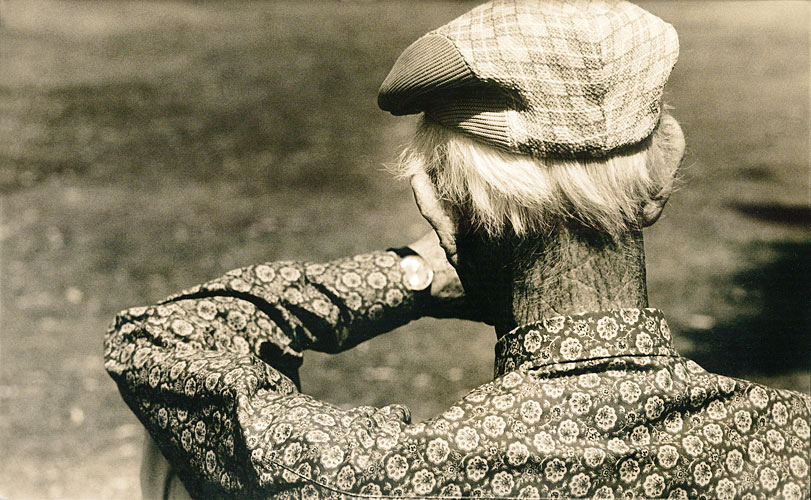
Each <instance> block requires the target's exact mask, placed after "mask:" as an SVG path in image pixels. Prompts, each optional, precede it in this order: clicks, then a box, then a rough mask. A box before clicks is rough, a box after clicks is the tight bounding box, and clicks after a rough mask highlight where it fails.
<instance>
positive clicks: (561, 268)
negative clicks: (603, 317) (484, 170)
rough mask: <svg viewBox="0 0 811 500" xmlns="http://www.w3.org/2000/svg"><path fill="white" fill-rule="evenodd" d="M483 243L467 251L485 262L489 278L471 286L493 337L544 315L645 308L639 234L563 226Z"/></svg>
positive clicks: (642, 260)
mask: <svg viewBox="0 0 811 500" xmlns="http://www.w3.org/2000/svg"><path fill="white" fill-rule="evenodd" d="M486 245H487V244H486V243H485V244H483V245H482V248H480V249H478V250H475V249H468V251H469V252H471V253H479V252H482V255H480V256H478V257H477V259H476V260H477V261H479V262H480V263H482V262H484V261H486V260H487V259H488V258H489V263H488V265H489V267H490V269H489V271H488V272H489V273H490V277H491V278H490V279H479V280H477V284H476V286H477V287H478V288H479V291H480V292H481V297H482V298H484V299H483V300H486V303H487V306H488V308H489V310H490V313H491V317H492V320H493V323H494V324H495V327H496V334H497V336H498V337H501V336H502V335H504V334H505V333H507V332H509V331H510V330H512V329H514V328H515V327H517V326H521V325H525V324H528V323H532V322H535V321H538V320H541V319H542V318H544V317H552V316H561V315H573V314H578V313H582V312H588V311H599V310H605V309H615V308H626V307H628V308H644V307H647V305H648V299H647V288H646V285H645V254H644V248H643V243H642V233H641V231H632V232H628V233H625V234H622V235H620V236H618V237H616V238H611V237H609V236H607V235H602V234H597V233H594V232H586V231H579V230H573V229H566V228H564V229H560V230H558V231H556V232H554V233H553V234H551V235H547V236H543V237H540V238H538V239H534V240H526V239H522V240H513V241H509V242H501V243H499V245H498V247H499V249H498V250H496V251H493V250H492V249H490V250H488V248H487V247H486ZM475 246H476V245H474V248H475ZM460 258H461V255H460ZM496 277H497V278H496ZM494 278H495V279H494ZM480 300H482V299H480Z"/></svg>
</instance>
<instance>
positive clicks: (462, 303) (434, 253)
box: [408, 231, 481, 321]
mask: <svg viewBox="0 0 811 500" xmlns="http://www.w3.org/2000/svg"><path fill="white" fill-rule="evenodd" d="M408 247H409V248H411V249H412V250H414V251H415V252H417V254H419V256H420V257H422V258H423V259H424V260H425V262H426V263H427V264H428V266H430V267H431V269H432V270H433V271H434V279H433V281H432V282H431V298H432V299H433V301H432V302H433V303H432V305H431V310H430V311H428V315H429V316H433V317H436V318H459V319H469V320H473V321H481V318H479V317H477V315H476V314H475V312H474V309H473V308H472V307H470V305H469V304H468V301H467V300H466V299H465V290H464V289H463V288H462V283H461V281H459V276H458V275H457V274H456V269H454V268H453V266H452V265H451V264H450V262H448V259H447V258H446V257H445V250H444V249H443V248H442V246H441V245H440V243H439V237H438V236H437V234H436V232H434V231H431V232H429V233H427V234H426V235H424V236H423V237H422V238H420V239H418V240H417V241H415V242H414V243H411V244H410V245H408Z"/></svg>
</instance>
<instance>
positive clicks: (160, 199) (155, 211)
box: [0, 0, 811, 500]
mask: <svg viewBox="0 0 811 500" xmlns="http://www.w3.org/2000/svg"><path fill="white" fill-rule="evenodd" d="M470 5H471V4H468V3H463V2H456V3H445V4H442V3H429V2H419V3H413V2H405V1H402V2H371V3H370V2H341V3H338V2H332V1H329V2H328V1H323V2H306V3H304V2H301V3H284V2H273V3H259V2H241V1H222V2H214V1H204V2H177V1H169V0H167V1H159V2H130V1H115V2H113V1H103V0H97V1H61V2H47V1H42V0H7V1H6V2H5V3H0V24H1V25H2V26H0V63H1V65H0V196H2V201H1V202H0V242H1V244H2V247H1V248H0V249H1V250H2V251H1V252H0V259H1V260H0V283H2V303H1V307H2V308H1V309H0V313H2V316H0V320H1V321H2V323H1V325H0V326H1V327H2V337H0V342H1V343H0V447H1V448H2V453H0V455H2V458H0V497H3V498H8V499H14V500H17V499H40V498H43V499H47V498H50V499H71V498H76V499H104V500H117V499H134V498H138V493H137V492H138V489H137V467H138V459H139V449H140V430H139V426H138V423H137V421H136V420H135V418H134V417H133V416H132V415H131V414H130V412H129V410H128V409H127V408H126V407H125V405H124V404H123V403H122V402H121V400H120V398H119V396H118V393H117V390H116V387H115V386H114V384H113V382H112V381H111V380H110V379H109V377H108V376H107V375H106V373H105V372H104V370H103V367H102V359H101V355H102V337H103V334H104V331H105V329H106V327H107V325H108V323H109V322H110V320H111V319H112V317H113V315H114V314H115V312H117V311H118V310H120V309H123V308H125V307H128V306H133V305H143V304H150V303H154V302H156V301H157V300H159V299H161V298H163V297H164V296H166V295H168V294H170V293H172V292H175V291H178V290H180V289H182V288H184V287H187V286H190V285H193V284H195V283H198V282H200V281H203V280H206V279H209V278H212V277H215V276H218V275H219V274H221V273H222V272H224V271H226V270H228V269H231V268H234V267H238V266H242V265H246V264H250V263H255V262H259V261H264V260H274V259H281V258H297V259H307V260H315V261H319V260H326V259H331V258H335V257H339V256H343V255H347V254H352V253H354V252H361V251H364V250H369V249H377V248H385V247H388V246H396V245H403V244H406V243H408V242H409V241H411V240H413V239H415V238H416V237H418V236H420V235H421V234H422V233H423V232H424V231H426V230H427V229H428V226H427V225H426V224H425V223H424V222H423V221H422V220H421V219H420V217H419V214H418V213H417V211H416V210H415V209H414V208H413V202H412V200H411V195H410V192H409V189H408V186H407V184H406V183H403V182H396V181H393V180H392V179H391V178H390V176H389V174H388V173H387V172H386V171H385V169H384V168H383V166H384V165H385V163H386V162H391V161H392V160H393V159H394V158H395V156H396V153H397V151H398V147H399V146H400V145H401V144H402V143H403V142H404V141H405V140H406V138H407V137H408V134H409V131H410V130H411V128H412V127H413V123H414V121H413V119H408V118H395V117H392V116H389V115H388V114H386V113H383V112H381V111H379V110H378V109H377V107H376V104H375V95H376V91H377V87H378V85H379V84H380V82H381V81H382V80H383V78H384V77H385V75H386V73H387V71H388V69H389V68H390V66H391V64H392V63H393V62H394V60H395V58H396V56H397V55H398V54H399V52H400V51H401V50H402V49H403V48H404V47H405V46H406V45H407V44H408V43H410V42H411V41H412V40H414V39H415V38H416V37H417V36H419V35H420V34H422V33H423V32H425V31H427V30H429V29H431V28H433V27H436V26H438V25H440V24H442V23H444V22H446V21H448V20H450V19H451V18H453V17H454V16H456V15H458V14H461V13H462V12H463V11H465V10H467V9H468V8H469V7H470ZM644 6H645V7H647V8H648V9H649V10H651V11H653V12H654V13H656V14H658V15H660V16H661V17H663V18H664V19H666V20H667V21H669V22H671V23H673V24H674V25H675V27H676V29H677V30H678V32H679V34H680V38H681V56H680V60H679V63H678V65H677V67H676V69H675V71H674V73H673V76H672V78H671V82H670V84H669V86H668V90H667V93H666V97H667V101H668V103H669V104H670V105H671V106H672V107H673V111H672V112H673V114H674V115H675V116H676V117H677V118H678V119H679V120H680V121H681V123H682V125H683V128H684V130H685V132H686V134H687V140H688V144H689V150H688V155H687V159H686V161H685V169H684V179H683V181H684V182H683V184H682V187H681V189H680V190H679V192H677V193H676V194H675V195H674V197H673V199H672V201H671V203H670V205H669V206H668V207H667V208H666V210H665V216H664V218H663V219H662V220H661V221H660V222H659V223H657V224H656V226H654V227H653V228H651V229H650V230H649V231H648V232H647V234H646V246H647V251H648V256H649V257H648V278H649V289H650V297H651V304H652V305H655V306H657V307H660V308H662V309H664V310H665V312H666V314H667V315H668V316H669V318H670V322H671V325H672V327H673V329H674V331H675V333H676V336H677V346H678V347H679V348H680V349H681V350H682V352H683V353H684V354H686V355H688V356H690V357H693V358H694V359H696V360H697V361H698V362H699V363H700V364H702V365H703V366H705V367H706V368H708V369H710V370H713V371H717V372H721V373H725V374H729V375H733V376H737V377H743V378H749V379H754V380H757V381H761V382H764V383H768V384H771V385H774V386H778V387H784V388H791V389H795V390H800V391H803V392H806V393H809V392H811V362H809V359H811V346H809V336H808V332H809V313H808V306H809V303H810V301H809V298H810V297H809V296H810V295H811V293H810V292H809V286H810V285H809V283H811V279H809V278H810V276H809V262H811V259H809V248H811V238H810V237H809V232H808V228H809V221H811V210H810V209H809V200H811V198H810V195H811V191H809V172H811V170H809V164H808V158H809V157H808V154H809V144H808V133H809V99H808V96H809V60H811V59H809V52H808V47H809V33H808V32H809V29H808V27H809V26H811V15H810V14H809V11H811V8H810V7H809V4H806V3H800V2H797V3H779V2H766V3H743V2H720V3H710V2H683V3H682V2H654V3H646V4H644ZM439 326H440V323H439V322H438V321H436V320H422V321H419V322H416V323H413V324H411V325H408V326H406V327H404V328H401V329H400V330H398V331H397V332H394V333H392V334H390V335H388V336H384V337H381V338H378V339H375V340H374V341H372V342H369V343H368V344H366V345H363V346H361V347H359V348H357V349H355V350H354V351H351V352H348V353H345V354H342V355H339V356H327V355H319V354H313V355H308V357H307V359H306V361H305V367H304V373H303V384H304V389H305V391H308V392H310V393H312V394H314V395H316V396H318V397H321V398H325V399H327V400H329V401H332V402H334V403H337V404H340V405H355V404H375V405H382V404H387V403H391V402H395V401H396V402H404V403H406V404H408V405H410V406H411V407H412V409H413V413H414V414H415V418H416V419H424V418H427V417H429V416H431V415H432V414H434V413H435V412H437V411H439V410H440V409H441V408H443V407H444V406H446V405H447V404H449V403H450V402H452V401H453V400H454V399H456V398H458V397H459V396H460V395H462V394H464V393H465V392H466V391H467V390H469V389H470V388H472V387H474V386H476V385H477V384H479V383H481V382H484V381H486V380H487V379H488V378H489V377H490V376H491V373H492V341H493V335H492V333H491V332H490V331H489V329H488V328H486V327H482V326H479V325H475V324H473V323H467V322H461V321H456V322H449V323H446V324H442V333H441V334H439V333H437V332H438V331H439V328H438V327H439Z"/></svg>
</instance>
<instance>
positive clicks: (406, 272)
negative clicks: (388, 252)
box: [400, 255, 434, 291]
mask: <svg viewBox="0 0 811 500" xmlns="http://www.w3.org/2000/svg"><path fill="white" fill-rule="evenodd" d="M400 267H401V268H402V269H403V282H404V283H405V286H406V287H407V288H408V289H409V290H415V291H419V290H425V289H426V288H428V287H429V286H431V281H432V280H433V279H434V271H433V269H431V268H430V267H428V264H427V263H426V262H425V260H424V259H423V258H422V257H419V256H417V255H409V256H407V257H405V258H404V259H403V260H401V261H400Z"/></svg>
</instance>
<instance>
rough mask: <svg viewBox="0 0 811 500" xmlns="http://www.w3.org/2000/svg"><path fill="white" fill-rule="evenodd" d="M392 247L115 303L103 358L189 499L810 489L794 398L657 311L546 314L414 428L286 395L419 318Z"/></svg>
mask: <svg viewBox="0 0 811 500" xmlns="http://www.w3.org/2000/svg"><path fill="white" fill-rule="evenodd" d="M398 262H399V257H397V255H395V254H394V253H390V252H389V253H385V252H379V253H373V254H367V255H362V256H358V257H355V258H351V259H344V260H339V261H335V262H332V263H328V264H306V263H293V262H279V263H268V264H263V265H259V266H254V267H249V268H244V269H240V270H237V271H233V272H231V273H228V274H227V275H226V276H224V277H223V278H221V279H219V280H215V281H213V282H211V283H208V284H205V285H202V286H200V287H196V288H194V289H192V290H189V291H187V292H184V293H182V294H179V295H177V296H174V297H171V298H170V299H168V300H167V301H165V302H163V303H161V304H160V305H157V306H154V307H145V308H134V309H130V310H128V311H125V312H123V313H121V314H120V315H119V316H118V317H117V318H116V322H115V324H114V326H113V327H112V328H111V330H110V331H109V333H108V335H107V337H106V343H105V348H106V349H105V354H106V367H107V369H108V371H109V372H110V374H111V375H112V376H113V378H114V379H115V380H116V382H117V383H118V385H119V388H120V390H121V394H122V396H123V397H124V400H125V401H126V402H127V403H128V404H129V406H130V407H131V408H132V409H133V411H134V412H135V413H136V415H138V417H139V418H140V420H141V421H142V422H143V424H144V425H145V427H146V428H147V429H148V431H149V432H150V433H151V435H152V436H153V438H154V439H155V441H156V442H157V444H158V446H159V447H160V449H161V451H162V452H163V454H164V455H165V456H166V457H167V459H168V460H169V461H170V463H171V464H172V465H173V466H174V467H175V468H176V470H177V474H178V475H179V477H180V478H181V479H182V481H183V483H184V484H185V485H186V488H187V489H188V491H189V493H190V494H191V495H192V496H193V497H195V498H205V499H214V498H223V499H225V498H229V499H237V498H251V499H261V498H291V499H293V498H294V499H299V498H301V499H316V498H391V497H398V498H472V497H486V498H543V499H548V498H600V499H611V498H616V499H621V498H622V499H630V498H644V499H657V498H665V499H686V498H718V499H732V498H741V499H747V500H752V499H766V498H769V499H771V498H785V499H797V500H800V499H807V498H809V496H811V491H809V474H810V473H809V453H810V452H811V437H809V415H810V414H811V398H808V397H807V396H805V395H801V394H798V393H795V392H791V391H779V390H773V389H769V388H766V387H763V386H761V385H758V384H753V383H749V382H746V381H742V380H737V379H732V378H728V377H724V376H719V375H713V374H711V373H708V372H706V371H705V370H703V369H702V368H701V367H700V366H698V365H697V364H695V363H694V362H692V361H689V360H687V359H685V358H682V357H680V356H679V355H678V354H677V353H676V352H675V351H674V349H673V347H672V343H671V339H670V331H669V328H668V326H667V323H666V321H665V319H664V317H663V316H662V314H661V313H660V312H659V311H657V310H655V309H644V310H638V309H628V310H615V311H604V312H599V313H588V314H583V315H579V316H573V317H556V318H547V319H545V320H544V321H541V322H539V323H535V324H530V325H526V326H522V327H520V328H517V329H516V330H514V331H513V332H510V333H509V334H507V335H505V336H504V337H502V338H501V339H499V341H498V343H497V344H496V373H495V375H496V377H495V379H494V380H493V381H492V382H490V383H488V384H485V385H483V386H480V387H478V388H476V389H474V390H473V391H472V392H470V393H469V394H468V395H466V396H465V397H464V398H462V399H461V400H460V401H458V402H457V403H456V404H454V405H453V406H451V407H450V408H448V409H447V410H446V411H445V412H443V413H442V414H441V415H438V416H436V417H434V418H432V419H429V420H427V421H425V422H422V423H417V424H414V423H411V422H410V417H409V411H408V409H407V408H405V407H403V406H400V405H392V406H387V407H384V408H372V407H358V408H353V409H350V410H343V409H340V408H338V407H336V406H334V405H330V404H328V403H325V402H321V401H317V400H315V399H313V398H311V397H309V396H307V395H305V394H301V393H300V392H299V391H298V389H297V387H296V383H295V378H296V376H297V374H296V368H297V366H298V364H299V363H300V357H301V352H302V351H303V350H305V349H319V350H323V351H328V352H337V351H340V350H343V349H347V348H349V347H351V346H353V345H356V344H357V343H359V342H361V341H363V340H365V339H368V338H370V337H372V336H374V335H377V334H380V333H383V332H385V331H388V330H390V329H392V328H394V327H396V326H399V325H401V324H403V323H405V322H407V321H409V320H412V319H416V318H418V317H420V316H421V315H423V312H424V308H425V307H426V306H425V303H424V299H423V298H422V297H419V296H416V295H415V294H414V293H413V292H409V291H408V290H407V289H406V288H405V287H404V286H403V285H402V275H401V273H400V270H399V266H398V265H397V264H398Z"/></svg>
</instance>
